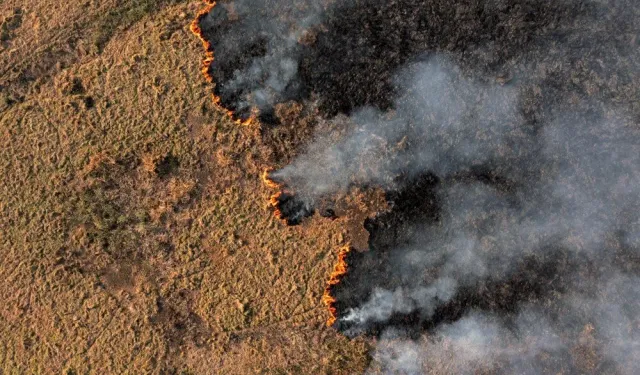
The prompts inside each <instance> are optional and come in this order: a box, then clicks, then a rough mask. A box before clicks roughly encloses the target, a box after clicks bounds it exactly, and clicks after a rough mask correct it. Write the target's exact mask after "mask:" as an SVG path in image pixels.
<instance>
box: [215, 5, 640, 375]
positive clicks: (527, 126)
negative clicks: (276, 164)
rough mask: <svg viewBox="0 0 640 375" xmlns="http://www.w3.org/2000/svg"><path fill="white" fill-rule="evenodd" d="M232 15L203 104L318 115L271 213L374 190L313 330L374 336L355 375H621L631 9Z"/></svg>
mask: <svg viewBox="0 0 640 375" xmlns="http://www.w3.org/2000/svg"><path fill="white" fill-rule="evenodd" d="M245 3H246V4H245ZM248 3H250V2H241V1H236V2H232V3H230V4H234V6H233V7H232V8H234V9H235V8H236V6H237V8H238V9H241V10H237V11H236V12H237V14H238V15H237V17H238V19H242V20H243V21H242V22H240V23H237V25H235V26H229V28H228V29H225V30H227V31H228V32H226V33H225V32H223V33H222V34H220V35H222V36H218V37H217V38H221V39H220V40H219V41H215V40H214V42H215V43H214V49H215V50H216V58H219V57H221V56H225V54H229V55H228V57H223V58H226V59H228V60H224V61H223V62H222V63H220V64H222V65H221V66H220V67H219V68H218V70H217V71H218V73H215V72H216V66H212V69H213V70H212V71H213V72H214V74H218V76H217V78H216V82H217V86H216V91H217V93H219V95H221V97H223V102H225V100H226V105H230V106H231V107H232V108H234V109H243V108H250V107H254V108H258V109H259V110H260V111H261V113H265V111H266V112H268V108H270V107H272V106H273V105H274V104H275V103H277V102H282V101H285V100H299V101H301V102H309V101H311V100H315V101H317V102H319V107H318V108H320V110H319V119H318V122H319V124H320V125H321V126H320V127H319V129H318V132H317V135H316V137H315V139H314V140H313V141H312V142H310V143H309V144H308V145H307V146H306V148H304V149H303V150H301V152H300V154H299V156H298V157H297V158H296V159H295V160H293V161H292V162H291V163H290V164H288V165H287V166H285V167H284V168H282V169H280V170H278V171H274V172H272V173H271V174H270V177H271V178H272V179H274V180H276V181H278V182H280V183H283V184H284V185H285V186H286V187H287V188H288V189H290V190H291V191H293V192H294V193H295V197H297V199H298V200H295V199H294V196H293V195H287V196H286V199H287V202H289V203H288V204H289V205H290V206H291V207H298V206H301V207H305V210H307V211H308V212H313V209H312V207H313V205H314V203H315V202H316V201H317V200H320V199H322V198H324V197H326V196H330V195H332V194H336V193H346V192H348V191H349V189H350V188H351V187H353V186H358V187H370V186H374V187H379V188H382V189H384V190H385V191H386V192H387V197H388V200H389V203H390V207H391V208H390V210H389V211H388V212H385V213H381V214H380V215H378V216H377V217H376V218H373V219H369V220H367V221H366V222H365V228H366V229H367V230H368V231H369V233H370V239H369V250H368V251H366V252H356V251H351V252H349V253H348V254H345V257H346V263H347V264H348V265H349V266H348V272H347V273H346V274H345V275H343V276H342V277H341V279H340V282H337V281H336V282H334V283H332V285H331V286H330V292H331V296H332V299H333V301H332V308H335V313H336V317H337V319H336V321H335V323H334V326H335V327H336V328H337V329H339V330H340V331H341V332H343V333H344V334H346V335H348V336H356V335H363V334H365V335H372V336H375V337H377V338H378V339H377V342H378V344H377V347H376V349H375V350H374V353H373V359H374V361H373V363H372V365H371V368H370V369H369V372H370V373H372V374H374V373H390V374H392V373H401V374H422V373H430V372H434V373H525V374H529V373H531V374H537V373H558V372H563V373H622V374H635V373H638V372H640V366H639V365H638V362H637V360H636V358H640V283H639V282H640V126H639V125H638V119H639V118H640V103H639V102H638V98H640V74H639V73H640V69H639V68H640V55H639V52H638V51H639V50H638V42H639V41H640V38H639V37H638V25H640V9H639V7H638V5H637V4H636V3H635V2H632V1H622V0H620V1H577V0H575V1H569V0H567V1H543V0H539V1H526V0H513V1H507V0H504V1H498V0H496V1H453V2H451V1H448V2H445V1H437V0H434V1H424V2H414V1H400V0H398V1H385V2H382V1H374V0H371V1H353V2H348V4H346V5H340V4H339V2H336V4H333V5H332V6H331V7H327V8H326V9H325V8H320V7H310V6H309V5H308V4H306V2H300V4H298V3H296V2H292V1H284V0H282V1H280V2H276V3H277V4H279V5H281V6H282V7H284V9H287V10H286V11H285V13H286V14H288V13H287V12H289V10H288V9H289V8H291V9H293V8H295V5H300V8H295V9H299V10H300V12H302V13H303V14H305V15H306V16H308V17H300V15H299V14H298V17H296V18H293V19H294V20H296V21H295V22H294V21H291V18H287V17H286V16H285V17H284V18H286V19H287V20H281V19H274V20H271V19H269V21H265V18H264V17H266V16H265V15H266V14H272V13H273V12H274V10H273V9H270V8H269V6H266V5H265V6H262V5H260V6H258V7H257V8H253V9H249V8H242V7H243V6H246V5H247V4H248ZM225 9H226V8H225ZM242 9H245V10H242ZM226 12H227V11H226V10H224V11H222V13H221V14H224V17H226V18H225V20H224V21H219V22H220V24H221V25H226V24H227V23H228V22H229V21H228V20H230V19H231V16H228V15H227V13H226ZM270 12H271V13H270ZM216 17H223V16H216V14H215V12H213V13H212V16H211V19H210V20H205V22H210V24H209V28H208V30H210V31H209V32H210V33H211V35H214V34H213V33H214V32H213V30H216V28H218V29H219V27H218V26H215V25H218V23H217V22H218V21H216V20H217V18H216ZM299 20H304V21H300V23H299V24H300V25H303V26H300V27H297V26H295V25H296V24H297V22H299ZM263 21H264V24H262V23H261V22H263ZM231 24H233V22H231ZM257 25H260V26H257ZM220 27H222V26H220ZM225 27H227V26H225ZM238 28H239V29H238ZM254 28H255V29H254ZM301 29H305V30H310V29H313V30H314V31H313V37H312V38H311V37H310V36H309V35H311V34H309V35H307V37H308V38H310V39H309V41H308V43H300V34H296V30H301ZM237 30H243V31H245V32H246V33H247V35H248V36H244V37H243V38H246V42H245V41H242V43H246V44H240V45H237V44H236V45H234V43H240V41H239V40H238V39H241V37H240V36H235V37H232V36H229V35H231V34H232V31H233V32H236V31H237ZM291 30H293V31H291ZM207 35H209V34H207ZM212 38H214V37H212ZM255 38H262V39H261V40H266V42H261V43H262V45H263V46H267V47H265V48H262V49H261V52H260V53H257V54H252V53H251V51H252V50H253V49H252V48H253V47H251V48H248V47H247V46H248V45H249V44H250V43H251V42H250V40H254V39H255ZM265 38H266V39H265ZM216 43H217V45H218V46H220V47H219V48H218V47H215V45H216ZM225 43H228V44H225ZM238 46H240V47H238ZM243 48H244V49H243ZM247 48H248V51H249V53H248V54H247ZM223 51H224V52H223ZM243 51H244V52H243ZM243 53H244V55H243ZM234 56H235V57H234ZM237 56H244V57H242V58H240V57H237ZM233 61H238V62H241V63H240V64H239V65H238V66H240V67H242V68H241V69H237V70H235V71H234V72H233V73H231V71H230V68H229V67H230V66H232V64H231V62H233ZM283 64H284V65H283ZM293 66H295V67H296V68H295V69H289V70H287V69H288V68H287V67H293ZM285 68H287V69H285ZM285 71H288V72H290V73H291V74H288V73H287V74H285V73H284V72H285ZM251 72H256V74H255V75H251ZM271 75H275V76H277V77H279V78H278V79H276V81H278V80H279V81H278V82H279V83H278V84H275V83H274V84H272V83H270V82H272V80H271V78H269V77H271ZM257 77H259V78H257ZM283 82H284V83H283ZM286 87H289V88H287V89H283V88H286ZM261 90H267V91H268V92H271V93H272V94H269V95H266V94H263V93H261V92H262V91H261ZM273 93H276V94H273ZM225 95H226V96H225ZM225 98H226V99H225ZM247 98H253V99H251V100H249V99H247ZM256 98H258V99H256ZM264 98H267V99H264ZM283 199H284V198H283ZM293 211H294V214H295V211H296V210H293ZM296 220H297V217H296ZM334 281H335V280H334Z"/></svg>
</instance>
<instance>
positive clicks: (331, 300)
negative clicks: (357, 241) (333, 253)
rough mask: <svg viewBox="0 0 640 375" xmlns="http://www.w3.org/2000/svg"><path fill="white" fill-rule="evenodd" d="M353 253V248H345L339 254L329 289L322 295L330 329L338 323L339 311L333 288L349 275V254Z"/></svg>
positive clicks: (329, 281) (330, 278)
mask: <svg viewBox="0 0 640 375" xmlns="http://www.w3.org/2000/svg"><path fill="white" fill-rule="evenodd" d="M349 251H351V247H349V246H345V247H343V248H341V249H340V251H339V252H338V262H337V263H336V265H335V266H334V268H333V272H332V273H331V276H330V277H329V280H328V281H327V287H326V288H325V289H324V293H323V295H322V302H323V303H324V304H325V305H326V306H327V309H328V310H329V318H328V319H327V326H328V327H330V326H332V325H333V323H335V322H336V319H337V318H338V317H337V315H336V314H337V310H336V308H335V306H334V304H335V302H336V299H335V297H333V296H332V295H331V287H332V286H333V285H336V284H338V283H339V282H340V280H341V279H342V277H343V276H344V275H345V274H346V273H347V267H348V265H347V254H348V253H349Z"/></svg>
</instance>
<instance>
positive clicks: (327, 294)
mask: <svg viewBox="0 0 640 375" xmlns="http://www.w3.org/2000/svg"><path fill="white" fill-rule="evenodd" d="M204 2H205V4H206V5H205V7H204V8H203V9H202V10H200V11H199V12H198V14H197V16H196V18H195V19H194V20H193V22H191V27H190V29H191V32H192V33H193V34H194V35H196V36H197V37H198V39H200V41H201V42H202V45H203V47H204V51H205V57H204V59H203V60H202V67H201V72H202V75H203V76H204V78H205V79H206V80H207V82H209V83H212V82H213V77H212V76H211V74H210V73H209V70H210V68H211V64H212V63H213V61H214V51H213V46H212V45H211V43H210V42H209V41H208V40H207V39H206V38H205V37H204V35H203V33H202V29H201V28H200V21H201V20H202V19H203V18H204V17H206V16H207V15H208V14H209V13H210V12H211V11H212V10H213V8H214V7H215V6H216V2H215V1H213V0H204ZM213 104H214V105H215V106H216V109H218V110H220V111H222V112H224V113H226V114H227V116H229V117H230V118H231V119H233V120H234V121H235V123H236V124H238V125H251V124H255V123H257V116H258V111H257V110H256V109H254V110H252V111H251V116H250V117H249V118H248V119H246V120H241V119H234V113H233V111H231V110H229V109H226V108H224V106H222V99H220V97H219V96H217V95H215V93H214V94H213ZM271 171H272V169H266V170H265V171H264V172H263V173H262V176H261V177H262V181H263V182H264V184H265V185H266V186H267V187H269V188H272V189H277V188H280V187H281V185H280V184H279V183H277V182H275V181H273V180H271V179H270V178H269V173H270V172H271ZM281 195H282V192H281V191H279V192H277V193H275V194H273V195H272V196H271V198H270V199H269V205H270V206H271V207H273V208H274V209H275V210H274V214H275V216H276V217H277V218H279V219H282V213H281V212H280V209H279V208H278V204H279V203H280V197H281ZM350 250H351V248H350V247H349V246H345V247H343V248H341V249H340V251H339V252H338V262H337V263H336V265H335V266H334V269H333V272H332V273H331V276H330V277H329V280H328V281H327V286H326V288H325V290H324V293H323V295H322V302H323V303H324V304H325V305H326V306H327V309H328V310H329V318H328V319H327V326H332V325H333V323H335V321H336V319H337V310H336V308H335V306H334V304H335V302H336V299H335V298H334V297H333V296H332V295H331V287H332V286H333V285H336V284H338V283H339V282H340V280H341V279H342V277H343V276H344V275H345V274H346V273H347V261H346V258H347V254H348V253H349V251H350Z"/></svg>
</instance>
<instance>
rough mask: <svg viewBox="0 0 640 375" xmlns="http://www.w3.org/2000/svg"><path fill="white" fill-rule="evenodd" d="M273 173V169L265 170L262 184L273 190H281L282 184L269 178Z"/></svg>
mask: <svg viewBox="0 0 640 375" xmlns="http://www.w3.org/2000/svg"><path fill="white" fill-rule="evenodd" d="M271 171H273V168H267V169H265V170H264V172H262V182H264V184H265V185H267V187H270V188H272V189H279V188H280V184H279V183H277V182H275V181H273V180H272V179H270V178H269V173H271Z"/></svg>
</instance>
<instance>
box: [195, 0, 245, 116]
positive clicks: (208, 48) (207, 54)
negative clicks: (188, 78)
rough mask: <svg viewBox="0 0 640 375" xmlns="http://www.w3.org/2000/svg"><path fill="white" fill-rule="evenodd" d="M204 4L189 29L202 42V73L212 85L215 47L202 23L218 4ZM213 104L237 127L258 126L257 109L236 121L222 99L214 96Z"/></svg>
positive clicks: (212, 1)
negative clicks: (205, 34)
mask: <svg viewBox="0 0 640 375" xmlns="http://www.w3.org/2000/svg"><path fill="white" fill-rule="evenodd" d="M204 3H205V4H206V5H205V7H204V8H203V9H202V10H200V11H199V12H198V14H197V15H196V18H195V19H194V20H193V21H192V22H191V26H190V27H189V28H190V29H191V32H192V33H193V34H194V35H195V36H197V37H198V39H200V41H201V42H202V46H203V47H204V59H203V60H202V67H201V68H200V71H201V72H202V75H203V76H204V78H205V79H206V80H207V82H209V83H212V82H213V77H212V76H211V74H209V68H210V67H211V63H213V60H214V55H213V46H212V45H211V43H210V42H209V41H208V40H207V39H206V38H205V37H204V35H203V34H202V29H201V28H200V21H201V20H202V19H203V18H204V17H206V16H207V14H209V13H210V12H211V11H212V10H213V7H215V6H216V2H215V1H214V0H204ZM213 104H214V105H215V107H216V109H217V110H219V111H221V112H224V113H225V114H226V115H227V116H229V117H230V118H231V119H233V120H234V122H235V123H236V124H237V125H252V124H257V119H258V111H257V109H253V110H252V111H251V116H249V118H247V119H246V120H242V119H239V118H238V119H235V118H234V113H233V111H231V110H228V109H226V108H224V107H223V106H222V104H221V99H220V97H218V96H216V95H215V94H213Z"/></svg>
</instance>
